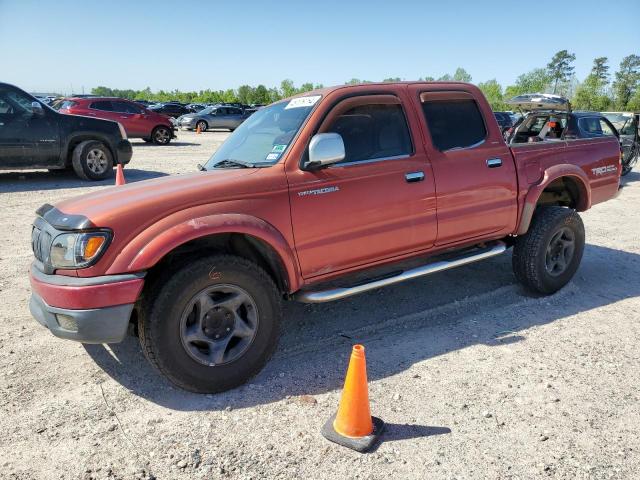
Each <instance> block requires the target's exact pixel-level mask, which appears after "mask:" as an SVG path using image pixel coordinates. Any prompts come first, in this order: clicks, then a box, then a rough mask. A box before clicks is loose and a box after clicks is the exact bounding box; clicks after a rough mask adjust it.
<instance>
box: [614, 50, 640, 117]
mask: <svg viewBox="0 0 640 480" xmlns="http://www.w3.org/2000/svg"><path fill="white" fill-rule="evenodd" d="M639 87H640V56H638V55H628V56H626V57H624V58H623V59H622V61H621V62H620V69H619V70H618V71H617V72H616V79H615V81H614V82H613V91H614V92H615V95H616V108H619V109H620V110H626V109H630V106H629V105H628V104H629V102H630V100H631V98H632V97H634V95H635V93H636V92H637V91H638V88H639Z"/></svg>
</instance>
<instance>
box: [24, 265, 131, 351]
mask: <svg viewBox="0 0 640 480" xmlns="http://www.w3.org/2000/svg"><path fill="white" fill-rule="evenodd" d="M29 279H30V281H31V289H32V294H31V300H30V301H29V310H30V311H31V314H32V315H33V317H34V318H35V319H36V320H37V321H38V322H39V323H40V324H42V325H44V326H45V327H48V328H49V330H50V331H51V333H53V334H54V335H55V336H57V337H60V338H67V339H71V340H77V341H79V342H83V343H115V342H120V341H122V339H123V338H124V337H125V335H126V333H127V328H128V325H129V319H130V318H131V312H132V310H133V306H134V304H135V302H136V300H137V299H138V297H139V296H140V292H141V291H142V287H143V285H144V274H123V275H104V276H100V277H88V278H81V277H66V276H63V275H48V274H45V273H42V272H41V271H39V270H38V269H37V268H36V267H35V266H32V267H31V272H30V275H29Z"/></svg>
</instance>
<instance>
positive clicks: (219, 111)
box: [177, 106, 250, 132]
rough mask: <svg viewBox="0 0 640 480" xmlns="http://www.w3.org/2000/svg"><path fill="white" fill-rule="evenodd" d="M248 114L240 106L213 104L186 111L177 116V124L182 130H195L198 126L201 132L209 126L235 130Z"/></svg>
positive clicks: (209, 127)
mask: <svg viewBox="0 0 640 480" xmlns="http://www.w3.org/2000/svg"><path fill="white" fill-rule="evenodd" d="M249 115H250V114H248V113H245V112H244V111H243V110H242V109H241V108H237V107H225V106H213V107H207V108H205V109H203V110H200V111H199V112H197V113H188V114H186V115H182V116H181V117H178V120H177V124H178V127H180V128H181V129H183V130H196V129H197V128H198V127H200V131H201V132H206V131H207V130H209V129H211V128H227V129H229V130H231V131H233V130H235V129H236V128H238V127H239V126H240V124H241V123H242V122H244V121H245V120H246V119H247V118H248V117H249Z"/></svg>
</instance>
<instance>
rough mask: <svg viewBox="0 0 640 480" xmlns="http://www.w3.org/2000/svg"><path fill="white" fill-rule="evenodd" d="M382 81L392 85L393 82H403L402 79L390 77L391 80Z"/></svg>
mask: <svg viewBox="0 0 640 480" xmlns="http://www.w3.org/2000/svg"><path fill="white" fill-rule="evenodd" d="M382 81H383V82H386V83H392V82H401V81H402V79H401V78H400V77H389V78H385V79H384V80H382Z"/></svg>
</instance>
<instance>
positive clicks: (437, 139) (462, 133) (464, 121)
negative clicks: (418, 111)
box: [422, 98, 487, 152]
mask: <svg viewBox="0 0 640 480" xmlns="http://www.w3.org/2000/svg"><path fill="white" fill-rule="evenodd" d="M422 113H423V114H424V118H425V120H426V121H427V127H428V129H429V132H430V134H431V140H432V141H433V145H434V146H435V147H436V148H437V149H438V150H440V151H441V152H444V151H446V150H452V149H456V148H468V147H472V146H474V145H477V144H479V143H481V142H482V141H483V140H484V139H485V138H486V136H487V129H486V127H485V125H484V119H483V118H482V114H481V113H480V109H479V108H478V105H477V103H476V102H475V100H473V99H471V98H469V99H467V98H459V99H433V100H429V99H425V100H423V101H422Z"/></svg>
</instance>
